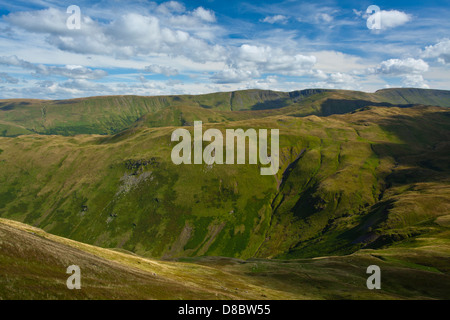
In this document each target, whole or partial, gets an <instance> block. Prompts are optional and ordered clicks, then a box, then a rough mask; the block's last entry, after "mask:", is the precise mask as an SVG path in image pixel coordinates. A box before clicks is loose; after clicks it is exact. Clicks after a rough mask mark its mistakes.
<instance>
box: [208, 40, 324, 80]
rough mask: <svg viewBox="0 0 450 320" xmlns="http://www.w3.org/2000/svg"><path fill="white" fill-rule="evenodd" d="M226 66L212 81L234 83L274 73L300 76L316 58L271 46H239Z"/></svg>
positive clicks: (309, 68)
mask: <svg viewBox="0 0 450 320" xmlns="http://www.w3.org/2000/svg"><path fill="white" fill-rule="evenodd" d="M228 62H229V63H228V66H227V68H225V69H224V70H223V71H221V72H218V73H216V74H215V75H214V76H213V77H212V79H213V80H215V81H216V82H218V83H226V82H230V83H236V82H240V81H239V79H240V80H241V81H245V80H248V79H250V78H256V77H260V76H261V75H263V74H268V73H274V74H281V75H286V76H301V75H304V74H305V73H307V72H309V71H310V70H311V69H312V68H313V66H314V64H315V63H316V57H314V56H311V55H308V56H307V55H302V54H299V53H287V52H285V51H284V50H282V49H281V48H273V47H271V46H255V45H249V44H243V45H241V46H240V47H239V48H238V49H237V50H235V51H234V52H233V53H232V55H231V57H230V59H229V61H228Z"/></svg>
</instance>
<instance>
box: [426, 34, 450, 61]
mask: <svg viewBox="0 0 450 320" xmlns="http://www.w3.org/2000/svg"><path fill="white" fill-rule="evenodd" d="M422 57H423V58H437V60H438V61H439V62H441V63H444V64H446V63H450V39H444V40H442V41H440V42H438V43H437V44H435V45H432V46H427V47H426V48H425V50H424V51H423V52H422Z"/></svg>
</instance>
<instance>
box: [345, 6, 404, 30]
mask: <svg viewBox="0 0 450 320" xmlns="http://www.w3.org/2000/svg"><path fill="white" fill-rule="evenodd" d="M353 12H354V13H355V14H356V15H358V16H362V17H363V18H365V19H367V21H369V19H370V21H380V27H381V29H391V28H395V27H398V26H401V25H403V24H405V23H407V22H409V21H411V20H412V16H411V15H410V14H407V13H405V12H403V11H398V10H380V11H378V12H375V13H373V14H367V13H366V14H362V13H361V11H357V10H353Z"/></svg>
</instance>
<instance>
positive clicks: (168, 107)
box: [0, 89, 450, 136]
mask: <svg viewBox="0 0 450 320" xmlns="http://www.w3.org/2000/svg"><path fill="white" fill-rule="evenodd" d="M392 104H395V105H408V104H424V105H433V106H441V107H450V91H442V90H423V89H385V90H380V91H377V92H376V93H364V92H357V91H345V90H325V89H308V90H302V91H293V92H290V93H286V92H276V91H268V90H246V91H236V92H224V93H212V94H206V95H197V96H192V95H182V96H159V97H140V96H106V97H91V98H82V99H72V100H56V101H49V100H30V99H28V100H25V99H22V100H21V99H12V100H0V136H1V135H2V136H17V135H21V134H29V133H33V132H34V133H40V134H60V135H75V134H114V133H118V132H120V131H122V130H124V129H126V128H129V127H133V126H136V125H145V126H152V127H161V126H181V125H189V124H192V122H193V121H194V120H203V121H204V122H226V121H230V120H245V119H254V118H262V117H266V116H268V115H279V114H285V115H295V116H305V115H319V116H320V115H330V114H340V113H347V112H351V111H354V110H356V109H358V108H362V107H365V106H368V105H384V106H389V105H392ZM249 111H252V112H249ZM136 121H137V122H136Z"/></svg>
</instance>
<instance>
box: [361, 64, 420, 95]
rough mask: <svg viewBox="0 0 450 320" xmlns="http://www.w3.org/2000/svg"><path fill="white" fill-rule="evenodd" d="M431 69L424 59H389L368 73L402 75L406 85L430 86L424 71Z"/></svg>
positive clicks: (368, 70)
mask: <svg viewBox="0 0 450 320" xmlns="http://www.w3.org/2000/svg"><path fill="white" fill-rule="evenodd" d="M428 69H429V66H428V64H427V63H426V62H425V61H423V60H422V59H413V58H407V59H389V60H386V61H383V62H382V63H380V64H379V65H378V66H376V67H373V68H369V69H367V70H366V73H367V74H375V75H385V76H391V77H401V79H402V84H403V86H404V87H416V88H429V86H428V85H427V84H426V82H425V80H424V78H423V73H425V72H427V71H428Z"/></svg>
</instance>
